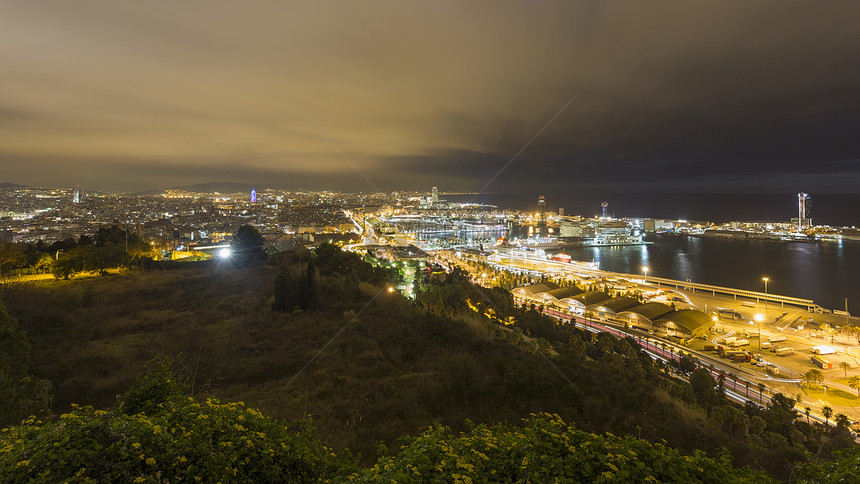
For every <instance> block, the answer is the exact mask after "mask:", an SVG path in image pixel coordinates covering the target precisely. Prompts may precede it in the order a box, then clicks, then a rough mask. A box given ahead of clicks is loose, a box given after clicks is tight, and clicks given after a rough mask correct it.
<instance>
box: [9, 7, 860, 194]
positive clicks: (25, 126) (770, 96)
mask: <svg viewBox="0 0 860 484" xmlns="http://www.w3.org/2000/svg"><path fill="white" fill-rule="evenodd" d="M0 11H2V14H0V166H2V174H0V182H4V181H5V182H14V183H21V184H27V185H62V186H70V185H82V186H84V187H87V188H89V189H101V190H106V191H137V190H146V189H152V188H165V187H171V186H178V185H187V184H193V183H203V182H210V181H230V182H247V183H266V184H268V185H281V186H284V187H288V188H289V187H298V186H301V187H305V188H312V189H346V190H356V191H358V190H361V191H376V190H405V189H423V190H427V189H429V187H430V186H432V185H436V186H439V187H440V189H448V190H481V189H484V190H486V191H512V190H513V191H518V192H531V191H540V192H544V191H545V192H551V193H552V192H555V193H560V192H565V191H569V192H578V193H598V192H606V193H631V192H633V193H635V192H649V191H661V192H677V193H700V192H707V193H722V192H748V193H755V192H763V193H777V192H779V193H782V192H785V193H791V192H797V191H807V192H812V193H860V2H856V1H850V2H831V1H828V2H808V1H807V2H789V1H773V2H766V1H749V0H744V1H738V2H733V1H724V0H720V1H705V2H693V1H688V0H687V1H682V2H668V1H661V2H617V3H615V2H527V1H517V2H496V1H492V2H475V1H469V2H439V1H422V2H417V1H390V2H370V1H360V2H356V1H344V2H285V1H280V0H279V1H272V2H263V1H253V2H236V1H215V0H205V1H182V2H168V1H154V2H153V1H146V2H141V1H138V2H114V1H103V2H94V1H82V0H78V1H74V2H70V1H53V2H48V1H39V2H36V1H2V6H0ZM512 160H513V161H512ZM508 164H509V166H507V168H506V169H503V167H505V166H506V165H508ZM497 175H498V176H497Z"/></svg>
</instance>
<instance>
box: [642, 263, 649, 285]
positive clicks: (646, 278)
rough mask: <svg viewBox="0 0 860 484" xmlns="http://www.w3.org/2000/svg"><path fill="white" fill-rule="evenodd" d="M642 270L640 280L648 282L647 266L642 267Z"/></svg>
mask: <svg viewBox="0 0 860 484" xmlns="http://www.w3.org/2000/svg"><path fill="white" fill-rule="evenodd" d="M642 272H643V273H644V274H645V275H644V276H643V278H642V282H643V283H647V282H648V266H644V267H642Z"/></svg>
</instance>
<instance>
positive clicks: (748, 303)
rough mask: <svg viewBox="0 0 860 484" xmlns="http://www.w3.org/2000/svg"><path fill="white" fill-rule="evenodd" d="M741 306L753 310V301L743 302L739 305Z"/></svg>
mask: <svg viewBox="0 0 860 484" xmlns="http://www.w3.org/2000/svg"><path fill="white" fill-rule="evenodd" d="M741 306H746V307H748V308H754V307H755V303H754V302H753V301H744V302H742V303H741Z"/></svg>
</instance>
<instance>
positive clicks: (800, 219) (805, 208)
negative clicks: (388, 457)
mask: <svg viewBox="0 0 860 484" xmlns="http://www.w3.org/2000/svg"><path fill="white" fill-rule="evenodd" d="M811 201H812V197H810V196H809V194H808V193H806V192H800V193H798V194H797V228H798V229H802V228H803V227H805V226H811V225H812V217H811V216H810V215H811V213H810V204H811Z"/></svg>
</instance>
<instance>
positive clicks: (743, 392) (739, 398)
mask: <svg viewBox="0 0 860 484" xmlns="http://www.w3.org/2000/svg"><path fill="white" fill-rule="evenodd" d="M522 302H523V301H518V303H522ZM544 314H546V315H548V316H552V317H554V318H556V319H558V320H560V321H563V322H565V323H568V322H573V323H574V324H576V325H577V326H578V327H581V328H584V329H586V330H588V331H591V332H594V333H600V332H606V333H609V334H612V335H614V336H617V337H619V338H628V337H629V338H633V339H634V340H636V341H637V342H639V344H640V346H641V347H642V349H643V350H644V351H646V352H647V353H648V354H649V355H650V356H651V358H652V359H655V360H658V359H659V360H662V361H664V362H667V363H668V362H669V360H673V361H678V360H679V359H680V358H681V355H684V354H686V355H689V356H691V357H693V358H695V359H697V360H698V361H699V363H700V366H701V367H702V368H706V369H708V370H709V371H710V373H711V376H712V377H713V378H714V380H715V381H719V378H720V373H723V374H724V375H725V380H724V382H723V388H724V392H725V395H726V397H728V398H730V399H731V400H734V401H735V402H737V403H739V404H741V405H745V404H746V403H747V402H753V403H755V404H757V405H767V404H768V403H769V402H770V399H771V397H772V395H774V394H776V393H781V392H779V391H776V390H774V389H773V388H771V387H770V386H768V385H767V384H765V383H764V381H769V382H773V383H797V382H798V381H799V380H797V379H784V378H774V377H772V376H770V375H767V374H766V373H764V372H762V373H761V374H760V375H749V374H748V373H747V371H746V370H745V369H743V368H738V367H736V366H733V365H727V364H726V363H725V362H724V361H722V360H720V359H717V358H714V357H713V356H711V355H708V354H702V353H700V352H697V351H691V350H690V349H689V348H686V347H683V346H680V345H677V344H675V343H673V342H671V341H667V340H663V339H655V338H651V337H649V336H646V335H644V334H640V333H639V332H638V331H633V330H628V329H626V328H624V327H622V326H614V325H611V324H607V323H602V322H598V321H594V320H591V319H587V318H584V317H582V316H574V315H571V314H569V313H566V312H563V311H559V310H557V309H553V308H545V309H544ZM667 348H668V349H667ZM711 366H713V368H714V369H711V368H710V367H711ZM729 375H733V377H730V376H729ZM675 376H676V377H677V378H679V379H682V380H684V381H687V382H689V380H688V379H687V377H686V376H683V375H681V374H678V373H676V374H675ZM751 376H752V378H750V377H751ZM747 383H749V389H748V388H747ZM760 383H761V384H764V389H763V390H762V391H761V392H760V393H759V384H760ZM747 392H749V394H750V395H749V396H747ZM756 393H759V395H756ZM783 394H784V395H786V396H787V397H789V398H791V397H792V395H790V394H785V393H783ZM756 397H758V398H756ZM802 403H804V402H801V403H798V404H796V405H795V407H794V409H795V410H796V411H797V415H798V417H797V418H798V419H799V420H803V419H805V418H806V413H805V409H804V406H803V405H802ZM806 403H808V402H806ZM808 406H809V407H810V408H811V409H813V410H816V411H811V412H810V414H809V417H810V419H812V420H816V421H818V422H821V423H825V422H826V421H828V419H825V418H824V416H823V415H821V414H820V405H817V406H813V405H808ZM834 414H835V412H834ZM829 423H830V424H831V425H833V424H834V421H833V419H829Z"/></svg>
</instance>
